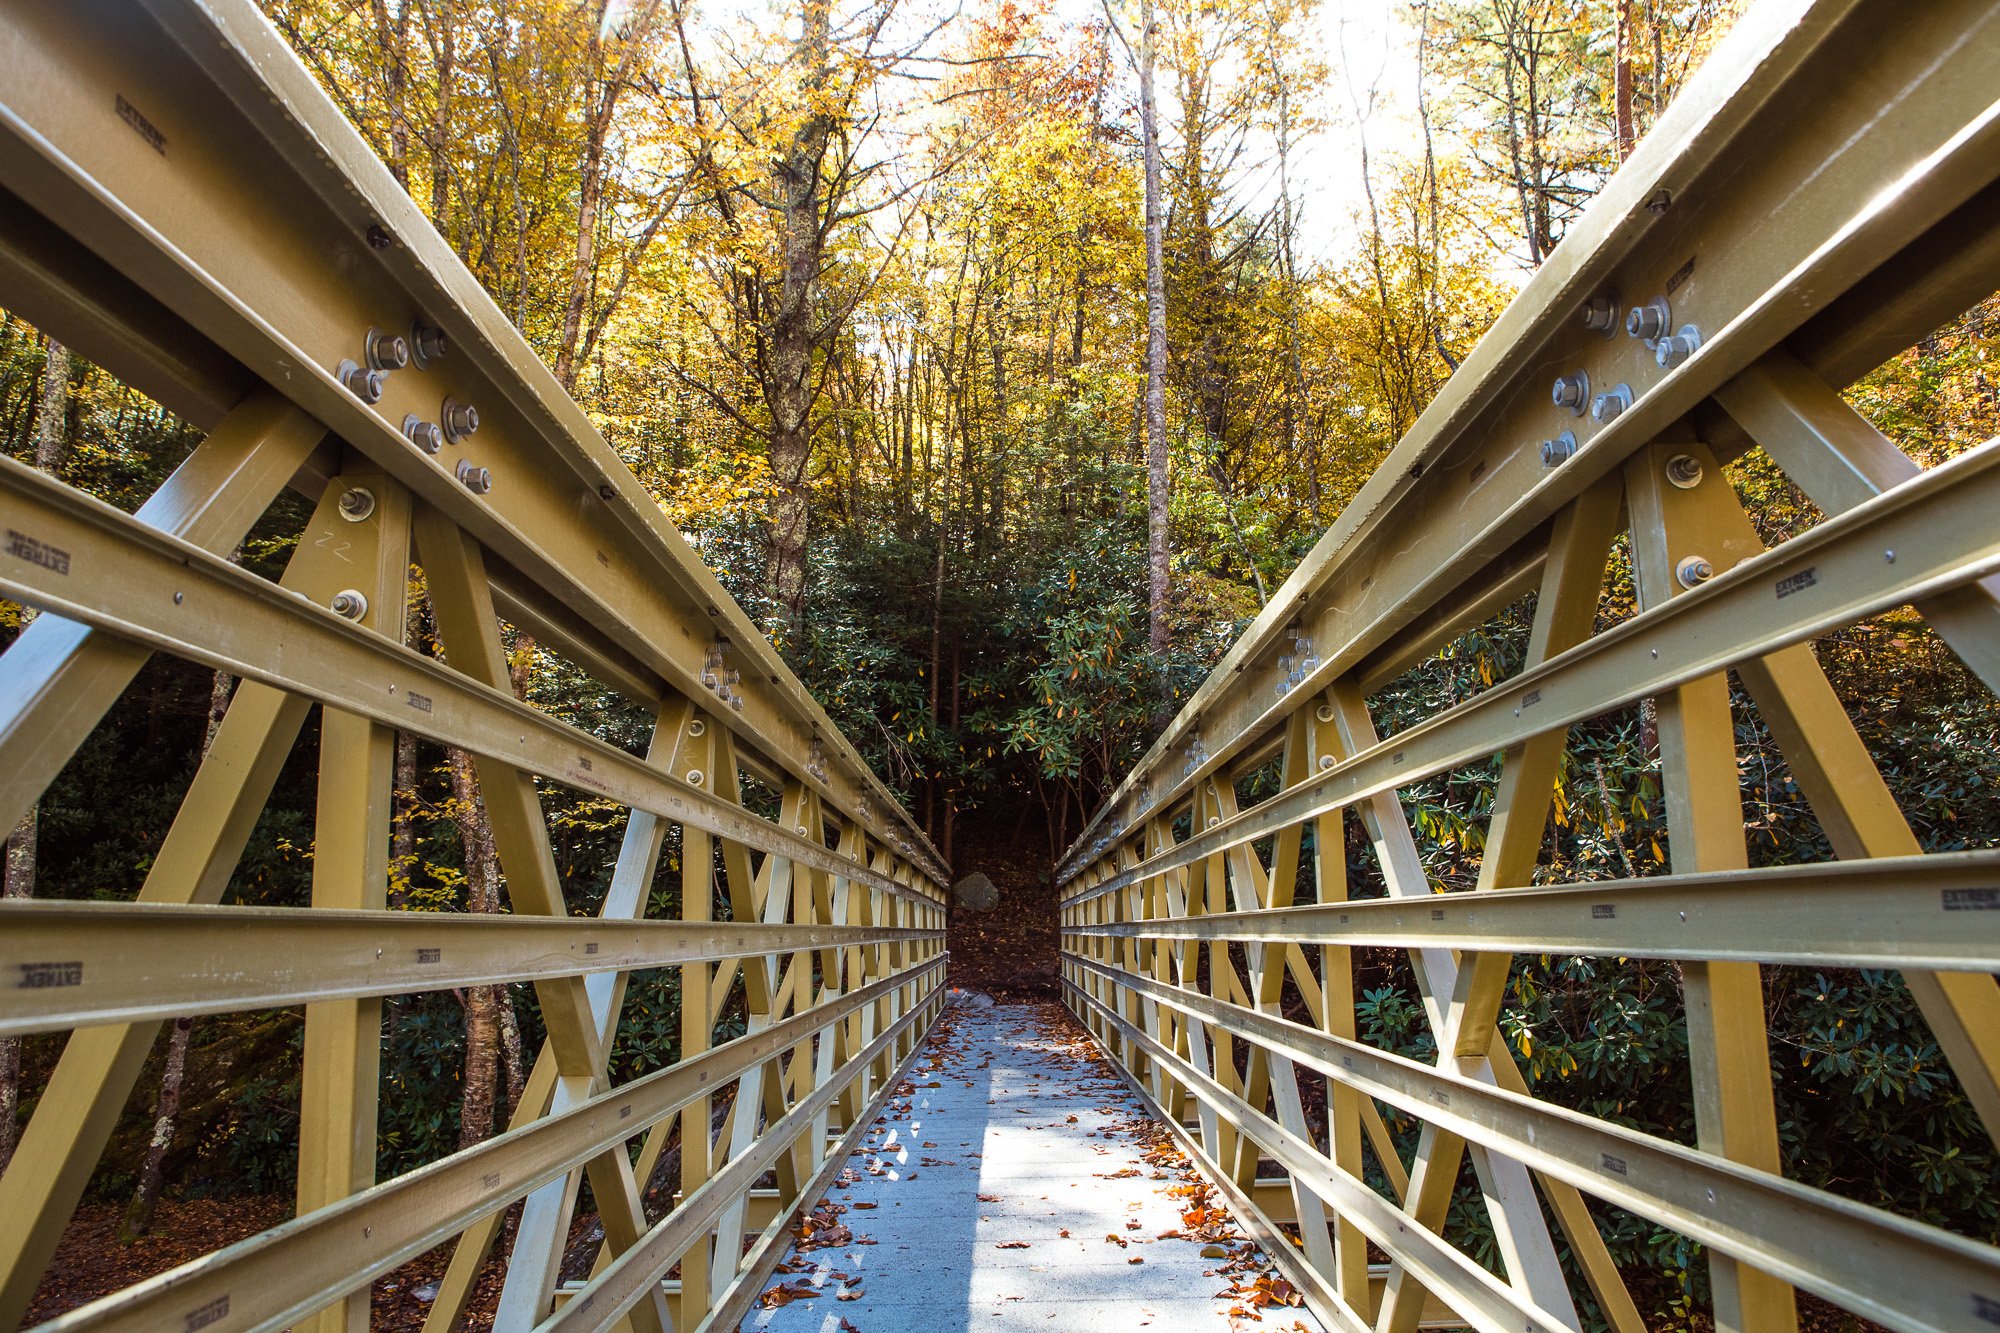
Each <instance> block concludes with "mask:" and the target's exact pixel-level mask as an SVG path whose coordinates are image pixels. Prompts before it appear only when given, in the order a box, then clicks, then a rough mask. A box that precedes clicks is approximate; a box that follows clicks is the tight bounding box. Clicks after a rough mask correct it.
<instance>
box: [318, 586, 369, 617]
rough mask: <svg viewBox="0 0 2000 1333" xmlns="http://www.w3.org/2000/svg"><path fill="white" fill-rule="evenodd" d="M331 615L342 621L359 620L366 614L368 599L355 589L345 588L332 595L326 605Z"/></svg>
mask: <svg viewBox="0 0 2000 1333" xmlns="http://www.w3.org/2000/svg"><path fill="white" fill-rule="evenodd" d="M327 605H328V606H330V607H332V608H333V613H334V614H335V615H337V616H339V617H340V618H341V619H343V620H359V619H361V617H363V616H365V615H367V614H368V597H367V594H365V593H363V592H361V591H360V590H359V589H357V588H347V589H343V590H342V591H340V592H337V593H335V594H334V595H333V600H332V601H331V602H328V603H327Z"/></svg>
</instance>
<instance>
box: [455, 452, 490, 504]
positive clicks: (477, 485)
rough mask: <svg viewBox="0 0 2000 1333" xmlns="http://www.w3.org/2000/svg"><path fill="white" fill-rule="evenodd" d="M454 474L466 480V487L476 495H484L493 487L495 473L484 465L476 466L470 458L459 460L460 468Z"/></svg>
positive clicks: (461, 479) (463, 480)
mask: <svg viewBox="0 0 2000 1333" xmlns="http://www.w3.org/2000/svg"><path fill="white" fill-rule="evenodd" d="M453 475H455V476H456V477H457V478H458V479H459V480H460V481H462V482H464V483H465V489H466V490H468V491H471V492H472V493H473V494H474V495H484V494H486V492H488V491H490V490H492V489H493V474H492V473H491V472H489V471H487V470H486V469H485V468H483V467H474V466H473V465H472V460H471V459H469V458H461V459H459V460H458V468H457V470H456V471H455V473H454V474H453Z"/></svg>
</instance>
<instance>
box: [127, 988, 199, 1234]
mask: <svg viewBox="0 0 2000 1333" xmlns="http://www.w3.org/2000/svg"><path fill="white" fill-rule="evenodd" d="M193 1031H194V1020H193V1019H192V1018H188V1017H185V1016H183V1017H180V1018H176V1019H175V1020H174V1028H173V1034H172V1035H171V1036H169V1037H168V1038H167V1059H166V1064H165V1066H164V1067H163V1068H162V1069H161V1070H160V1096H159V1099H158V1100H157V1101H156V1102H155V1103H154V1104H153V1136H152V1138H150V1139H149V1140H147V1142H146V1160H145V1162H144V1163H143V1164H141V1166H140V1167H139V1183H138V1185H137V1186H136V1187H135V1188H134V1189H133V1191H132V1203H131V1206H130V1207H129V1208H127V1209H126V1212H125V1224H124V1226H123V1227H122V1228H121V1231H120V1234H121V1235H122V1236H123V1237H124V1239H126V1240H133V1239H136V1238H137V1237H140V1236H144V1235H146V1234H147V1233H149V1232H151V1231H152V1229H153V1210H154V1209H155V1208H157V1207H158V1206H159V1202H160V1182H161V1180H162V1178H163V1177H164V1176H165V1174H166V1164H167V1150H168V1149H169V1148H171V1147H173V1143H174V1130H175V1128H176V1127H177V1125H178V1123H179V1120H180V1114H181V1087H182V1085H183V1083H184V1082H185V1081H186V1078H187V1051H188V1035H189V1034H190V1033H192V1032H193Z"/></svg>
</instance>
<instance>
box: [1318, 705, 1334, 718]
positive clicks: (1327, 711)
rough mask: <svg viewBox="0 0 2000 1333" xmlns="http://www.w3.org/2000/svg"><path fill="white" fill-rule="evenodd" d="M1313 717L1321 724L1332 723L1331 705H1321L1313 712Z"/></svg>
mask: <svg viewBox="0 0 2000 1333" xmlns="http://www.w3.org/2000/svg"><path fill="white" fill-rule="evenodd" d="M1313 716H1314V717H1316V718H1318V719H1319V720H1320V721H1322V722H1331V721H1333V705H1332V704H1321V705H1320V706H1319V707H1318V708H1317V709H1315V710H1313Z"/></svg>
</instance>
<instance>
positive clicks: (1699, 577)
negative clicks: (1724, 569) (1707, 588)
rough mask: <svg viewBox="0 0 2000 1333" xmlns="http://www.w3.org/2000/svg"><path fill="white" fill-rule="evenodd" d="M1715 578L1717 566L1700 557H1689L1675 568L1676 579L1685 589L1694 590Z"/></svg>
mask: <svg viewBox="0 0 2000 1333" xmlns="http://www.w3.org/2000/svg"><path fill="white" fill-rule="evenodd" d="M1714 577H1715V566H1714V565H1711V564H1709V563H1708V561H1707V560H1705V559H1703V558H1702V557H1701V556H1698V555H1691V556H1688V557H1687V558H1686V559H1684V560H1682V561H1681V562H1680V564H1678V565H1676V566H1674V578H1675V579H1677V580H1678V581H1679V582H1680V585H1681V586H1682V587H1683V588H1692V587H1694V586H1696V585H1697V584H1702V583H1706V582H1708V581H1709V580H1710V579H1712V578H1714Z"/></svg>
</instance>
